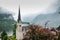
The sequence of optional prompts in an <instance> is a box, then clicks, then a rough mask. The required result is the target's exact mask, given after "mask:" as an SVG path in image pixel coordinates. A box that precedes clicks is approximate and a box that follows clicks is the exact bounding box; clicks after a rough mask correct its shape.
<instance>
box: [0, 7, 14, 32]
mask: <svg viewBox="0 0 60 40" xmlns="http://www.w3.org/2000/svg"><path fill="white" fill-rule="evenodd" d="M14 23H15V20H14V18H13V16H12V13H11V12H9V11H7V10H6V9H4V8H2V7H0V32H1V31H3V30H6V31H7V32H9V31H10V32H11V31H12V30H13V24H14Z"/></svg>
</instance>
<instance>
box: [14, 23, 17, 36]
mask: <svg viewBox="0 0 60 40" xmlns="http://www.w3.org/2000/svg"><path fill="white" fill-rule="evenodd" d="M16 27H17V24H14V27H13V35H14V36H16Z"/></svg>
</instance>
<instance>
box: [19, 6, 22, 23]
mask: <svg viewBox="0 0 60 40" xmlns="http://www.w3.org/2000/svg"><path fill="white" fill-rule="evenodd" d="M20 21H21V15H20V6H19V13H18V23H19V22H20Z"/></svg>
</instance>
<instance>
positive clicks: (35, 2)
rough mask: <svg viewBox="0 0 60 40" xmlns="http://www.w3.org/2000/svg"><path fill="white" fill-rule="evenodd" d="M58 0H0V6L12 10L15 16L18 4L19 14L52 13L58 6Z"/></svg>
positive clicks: (23, 15)
mask: <svg viewBox="0 0 60 40" xmlns="http://www.w3.org/2000/svg"><path fill="white" fill-rule="evenodd" d="M58 1H59V0H0V6H1V7H4V8H6V9H8V10H9V11H12V12H14V13H15V14H14V17H15V19H16V18H17V14H18V8H19V5H20V10H21V15H22V17H25V16H27V15H36V14H41V13H43V14H46V13H53V12H55V11H56V8H57V7H58Z"/></svg>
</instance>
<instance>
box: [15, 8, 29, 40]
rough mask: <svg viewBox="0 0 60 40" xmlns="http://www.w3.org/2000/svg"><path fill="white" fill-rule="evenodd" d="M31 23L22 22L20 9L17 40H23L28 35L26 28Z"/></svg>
mask: <svg viewBox="0 0 60 40" xmlns="http://www.w3.org/2000/svg"><path fill="white" fill-rule="evenodd" d="M28 25H29V22H22V20H21V14H20V7H19V12H18V20H17V28H16V39H17V40H23V38H24V34H26V32H25V29H23V28H24V27H26V26H28Z"/></svg>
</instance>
